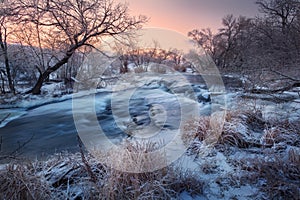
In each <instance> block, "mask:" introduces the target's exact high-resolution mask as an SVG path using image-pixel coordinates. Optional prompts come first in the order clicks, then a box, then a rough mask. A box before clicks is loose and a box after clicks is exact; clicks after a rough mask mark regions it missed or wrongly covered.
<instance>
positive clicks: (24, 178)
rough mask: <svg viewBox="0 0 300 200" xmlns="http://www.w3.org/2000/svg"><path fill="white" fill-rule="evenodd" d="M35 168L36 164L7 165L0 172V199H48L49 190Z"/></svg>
mask: <svg viewBox="0 0 300 200" xmlns="http://www.w3.org/2000/svg"><path fill="white" fill-rule="evenodd" d="M37 168H38V166H37V163H27V164H24V165H18V164H10V165H8V166H7V167H6V170H4V171H1V172H0V199H49V198H50V196H51V195H50V194H51V189H50V187H49V186H48V185H47V184H46V183H45V181H44V179H43V178H42V177H41V176H39V175H37V171H36V170H37Z"/></svg>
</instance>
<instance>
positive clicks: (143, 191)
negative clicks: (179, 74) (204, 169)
mask: <svg viewBox="0 0 300 200" xmlns="http://www.w3.org/2000/svg"><path fill="white" fill-rule="evenodd" d="M124 145H126V146H125V147H124V148H126V149H128V150H130V151H131V152H135V153H137V155H140V154H139V153H140V152H141V151H142V152H145V151H152V150H153V148H154V147H155V145H152V144H145V143H143V144H138V143H126V144H124ZM98 156H99V155H98ZM105 156H106V155H105ZM121 156H122V154H121ZM126 158H127V157H126ZM115 159H122V158H121V157H120V154H116V152H112V153H111V154H110V156H109V157H107V160H106V162H105V163H104V164H103V163H100V162H99V160H98V159H95V157H93V156H91V155H90V154H88V153H85V154H80V153H77V154H61V155H56V156H52V157H51V158H49V159H48V160H46V161H34V162H28V163H19V164H16V163H11V164H8V165H7V166H6V167H5V168H4V169H2V170H1V171H0V199H172V198H173V199H176V198H179V196H180V195H181V193H183V192H184V195H185V196H187V195H189V196H192V195H197V194H202V192H203V182H202V181H201V180H200V179H199V177H198V176H197V175H196V174H195V173H193V172H192V171H188V170H185V169H182V168H178V167H177V166H174V165H171V166H167V167H164V168H162V169H159V170H155V171H151V172H140V173H133V172H126V171H125V170H126V166H128V163H126V161H125V160H122V161H125V162H123V165H124V171H123V170H120V169H115V168H111V167H109V163H110V162H114V161H115ZM132 159H133V160H135V159H137V157H135V158H132ZM135 161H136V160H135ZM159 161H162V162H164V161H163V158H162V157H158V158H157V160H156V161H155V160H154V161H153V160H151V162H150V160H148V159H142V160H140V158H139V164H140V165H142V166H147V165H148V166H153V165H155V164H158V163H156V162H159Z"/></svg>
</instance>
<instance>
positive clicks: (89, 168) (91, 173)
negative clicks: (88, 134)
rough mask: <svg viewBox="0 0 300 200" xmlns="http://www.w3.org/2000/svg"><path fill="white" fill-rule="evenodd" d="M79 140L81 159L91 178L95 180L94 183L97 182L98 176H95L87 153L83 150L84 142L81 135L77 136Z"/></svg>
mask: <svg viewBox="0 0 300 200" xmlns="http://www.w3.org/2000/svg"><path fill="white" fill-rule="evenodd" d="M77 141H78V145H79V149H80V154H81V160H82V162H83V164H84V166H85V168H86V171H87V172H88V174H89V176H90V178H91V180H92V181H93V182H94V183H97V177H96V176H95V174H94V172H93V170H92V168H91V166H90V164H89V163H88V161H87V159H86V157H85V155H84V152H83V147H82V142H81V140H80V137H79V136H77Z"/></svg>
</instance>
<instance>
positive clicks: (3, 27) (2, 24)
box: [0, 2, 16, 93]
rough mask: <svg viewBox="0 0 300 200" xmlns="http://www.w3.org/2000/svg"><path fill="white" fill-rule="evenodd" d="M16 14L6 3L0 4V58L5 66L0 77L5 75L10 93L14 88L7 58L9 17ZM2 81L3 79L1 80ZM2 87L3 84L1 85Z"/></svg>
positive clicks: (10, 24) (9, 28)
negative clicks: (0, 57)
mask: <svg viewBox="0 0 300 200" xmlns="http://www.w3.org/2000/svg"><path fill="white" fill-rule="evenodd" d="M15 14H16V13H15V11H14V10H13V9H11V5H10V4H9V3H7V2H5V3H2V4H1V10H0V50H1V52H0V53H1V54H0V56H2V57H3V59H4V64H5V73H2V74H1V77H2V78H3V76H2V75H6V77H7V80H8V85H9V89H10V92H12V93H15V87H14V82H13V79H12V76H11V67H10V63H9V58H8V42H9V41H8V37H9V35H10V34H11V26H12V23H11V21H12V20H11V19H10V18H11V17H12V16H14V15H15ZM2 80H3V79H2ZM3 87H4V83H3ZM2 90H3V92H5V88H2Z"/></svg>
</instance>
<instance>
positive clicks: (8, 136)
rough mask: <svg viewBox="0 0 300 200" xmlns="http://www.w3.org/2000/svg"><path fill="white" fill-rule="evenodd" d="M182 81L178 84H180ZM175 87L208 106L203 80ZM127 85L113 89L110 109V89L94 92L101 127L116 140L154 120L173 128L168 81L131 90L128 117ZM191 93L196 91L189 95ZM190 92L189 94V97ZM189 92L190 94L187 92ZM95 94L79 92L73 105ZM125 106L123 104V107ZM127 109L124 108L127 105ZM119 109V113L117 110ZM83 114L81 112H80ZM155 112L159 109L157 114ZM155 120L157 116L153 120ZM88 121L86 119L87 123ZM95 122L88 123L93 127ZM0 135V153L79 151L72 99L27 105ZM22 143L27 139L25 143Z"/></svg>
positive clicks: (176, 110) (174, 107) (175, 107)
mask: <svg viewBox="0 0 300 200" xmlns="http://www.w3.org/2000/svg"><path fill="white" fill-rule="evenodd" d="M180 87H182V88H180ZM180 87H178V88H173V89H176V90H177V91H179V92H180V93H182V97H183V98H186V99H187V101H186V102H187V104H188V103H190V101H191V102H192V101H193V100H192V99H193V98H194V99H197V98H198V99H197V100H198V101H199V106H203V107H205V106H204V105H206V107H207V106H209V102H208V101H209V99H205V97H206V98H207V97H208V96H207V95H203V96H201V95H202V94H203V93H205V92H206V93H207V90H205V89H204V86H203V84H202V85H192V88H193V90H194V91H195V93H194V94H190V93H189V94H186V93H187V92H186V90H187V89H186V88H184V87H183V86H180ZM124 92H125V93H126V91H119V92H116V93H115V97H114V98H115V99H116V100H115V101H114V104H113V107H114V108H113V109H115V111H114V112H115V113H114V114H115V115H117V119H116V118H115V117H114V115H113V113H112V112H113V111H112V110H113V109H112V104H111V101H112V100H111V99H112V92H100V93H97V94H96V95H95V111H96V115H97V119H98V122H99V124H98V125H100V127H101V128H102V130H103V132H104V133H105V134H106V136H108V137H109V138H111V139H114V141H120V140H121V139H122V138H126V137H129V136H128V135H127V133H125V132H124V130H127V129H130V128H135V127H138V126H148V125H150V124H151V123H153V121H154V122H155V123H157V124H158V126H161V127H160V128H162V129H165V130H176V129H178V128H179V124H180V121H181V114H182V113H181V112H182V110H181V107H180V103H179V100H178V96H177V95H174V94H173V92H174V91H170V90H169V89H168V86H166V85H164V84H163V83H162V82H159V81H158V82H157V81H156V82H155V81H154V82H150V83H148V84H146V85H145V86H144V87H142V88H139V89H137V90H135V91H134V93H132V95H131V97H130V100H129V101H128V102H127V104H128V108H127V110H128V112H129V115H130V119H128V117H125V116H124V118H123V117H122V112H124V111H123V110H124V105H126V102H123V101H122V99H118V98H117V97H118V96H120V95H122V93H124ZM193 95H195V96H196V97H193ZM188 96H189V97H188ZM191 96H192V97H191ZM90 98H93V95H90V96H84V97H80V98H79V99H78V102H80V104H79V108H78V104H77V108H76V109H77V111H79V112H83V113H84V111H85V108H86V106H90V105H87V103H88V102H89V101H88V99H90ZM122 109H123V110H122ZM125 110H126V108H125ZM157 110H160V112H165V113H166V114H164V117H162V118H163V119H159V117H158V119H153V118H152V114H153V113H152V112H158V111H157ZM118 112H119V113H118ZM83 116H84V115H83ZM157 116H159V114H157ZM89 120H90V119H89V117H82V118H81V119H80V120H79V123H82V124H84V123H87V122H88V121H89ZM155 120H156V121H155ZM87 124H88V123H87ZM95 128H98V127H87V129H95ZM0 137H1V138H2V143H1V151H0V155H7V154H11V153H12V152H14V151H15V150H16V149H18V148H19V147H20V149H19V152H21V153H22V155H25V156H28V157H31V158H32V157H33V158H35V157H41V156H43V155H49V154H53V153H55V152H61V151H64V150H67V151H71V152H74V151H78V150H79V149H78V141H77V130H76V127H75V124H74V119H73V110H72V99H70V100H66V101H62V102H58V103H52V104H47V105H43V106H40V107H36V108H32V109H29V110H27V111H26V113H25V114H24V115H22V116H21V117H19V118H17V119H15V120H13V121H11V122H9V123H8V124H7V125H6V126H4V127H2V128H0ZM23 144H25V145H24V146H23Z"/></svg>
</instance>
